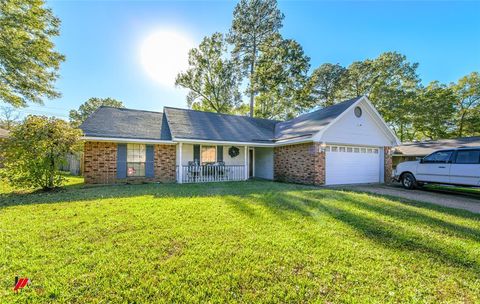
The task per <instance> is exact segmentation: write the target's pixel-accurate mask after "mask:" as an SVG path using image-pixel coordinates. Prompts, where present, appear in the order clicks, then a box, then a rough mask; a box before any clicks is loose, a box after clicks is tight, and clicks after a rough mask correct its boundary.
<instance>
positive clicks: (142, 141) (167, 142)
mask: <svg viewBox="0 0 480 304" xmlns="http://www.w3.org/2000/svg"><path fill="white" fill-rule="evenodd" d="M82 139H83V140H86V141H102V142H117V143H136V144H137V143H139V144H165V145H176V143H175V142H173V141H171V140H156V139H138V138H121V137H96V136H84V137H83V138H82Z"/></svg>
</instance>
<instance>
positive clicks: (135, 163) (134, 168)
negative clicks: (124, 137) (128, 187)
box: [127, 144, 147, 176]
mask: <svg viewBox="0 0 480 304" xmlns="http://www.w3.org/2000/svg"><path fill="white" fill-rule="evenodd" d="M146 159H147V154H146V147H145V145H141V144H127V176H145V161H146Z"/></svg>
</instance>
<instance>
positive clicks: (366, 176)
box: [325, 145, 383, 185]
mask: <svg viewBox="0 0 480 304" xmlns="http://www.w3.org/2000/svg"><path fill="white" fill-rule="evenodd" d="M382 152H383V149H382V148H381V147H368V146H348V145H328V146H326V147H325V184H326V185H340V184H361V183H379V182H381V181H382V179H381V175H382V167H383V165H382V162H381V159H382V157H381V154H382Z"/></svg>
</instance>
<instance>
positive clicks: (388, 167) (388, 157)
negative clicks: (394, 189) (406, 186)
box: [383, 147, 393, 184]
mask: <svg viewBox="0 0 480 304" xmlns="http://www.w3.org/2000/svg"><path fill="white" fill-rule="evenodd" d="M391 150H392V148H391V147H384V148H383V152H384V166H385V169H384V171H383V172H384V181H385V183H386V184H389V183H391V182H392V170H393V164H392V154H391V152H390V151H391Z"/></svg>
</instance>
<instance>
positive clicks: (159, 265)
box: [0, 180, 480, 303]
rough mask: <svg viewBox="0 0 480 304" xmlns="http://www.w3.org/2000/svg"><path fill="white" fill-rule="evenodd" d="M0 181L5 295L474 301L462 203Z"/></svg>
mask: <svg viewBox="0 0 480 304" xmlns="http://www.w3.org/2000/svg"><path fill="white" fill-rule="evenodd" d="M75 183H78V180H76V181H73V182H72V184H75ZM2 189H3V191H4V192H6V193H3V194H2V195H1V196H0V239H1V254H0V265H1V266H0V270H1V271H0V273H1V276H0V285H1V286H3V288H2V289H1V290H0V298H1V299H2V302H5V303H13V302H35V303H37V302H44V303H50V302H54V301H55V302H69V303H85V302H137V303H152V302H200V301H201V302H203V301H210V302H227V301H228V302H253V301H262V302H311V301H318V302H335V303H338V302H363V303H365V302H367V303H371V302H382V303H383V302H463V303H475V302H479V301H480V281H479V279H478V278H479V275H480V252H479V251H478V248H479V246H478V244H479V241H480V221H479V220H480V216H478V215H474V214H471V213H468V212H465V211H460V210H452V209H445V208H441V207H437V206H433V205H427V204H421V203H415V202H412V203H401V202H398V201H394V200H390V199H385V198H381V197H374V196H370V195H367V194H360V193H351V192H344V191H339V190H327V189H321V188H320V189H319V188H313V187H307V186H300V185H291V184H280V183H273V182H259V181H252V182H236V183H215V184H190V185H158V184H146V185H126V186H125V185H123V186H100V187H98V186H97V187H84V186H81V185H78V184H76V185H72V186H69V187H67V188H66V189H65V190H62V191H57V192H38V193H20V194H15V193H12V192H10V191H11V189H7V188H2ZM16 274H19V275H22V276H28V277H29V278H31V280H32V285H31V287H29V288H27V289H25V290H23V291H22V292H21V293H20V294H18V295H15V294H13V292H12V289H11V287H12V284H13V279H14V276H15V275H16Z"/></svg>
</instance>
